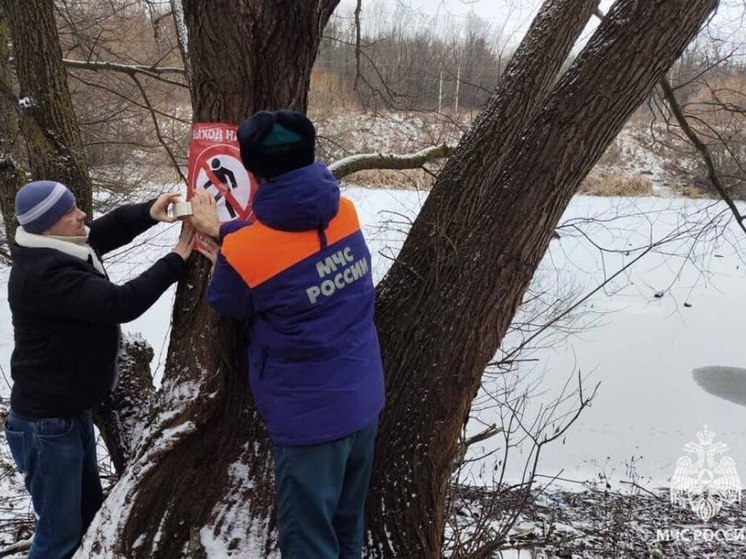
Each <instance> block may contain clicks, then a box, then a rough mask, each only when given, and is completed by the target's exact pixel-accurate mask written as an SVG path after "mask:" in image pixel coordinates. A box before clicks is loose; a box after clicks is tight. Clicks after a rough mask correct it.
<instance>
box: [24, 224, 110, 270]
mask: <svg viewBox="0 0 746 559" xmlns="http://www.w3.org/2000/svg"><path fill="white" fill-rule="evenodd" d="M85 232H86V239H87V238H88V232H89V229H88V227H86V228H85ZM78 238H79V237H71V238H70V239H71V240H66V239H65V238H64V237H53V236H50V235H37V234H36V233H29V232H28V231H26V230H25V229H24V228H23V227H18V228H17V229H16V243H18V244H19V245H20V246H22V247H26V248H51V249H53V250H58V251H60V252H63V253H65V254H68V255H70V256H74V257H75V258H79V259H80V260H83V261H85V262H90V263H92V264H93V267H94V268H96V270H98V271H99V272H101V274H103V275H106V272H105V271H104V265H103V264H102V263H101V259H100V258H99V257H98V255H97V254H96V252H95V251H94V250H93V249H92V248H91V246H90V245H89V244H88V243H87V242H85V243H83V244H79V243H77V242H75V241H73V240H72V239H76V240H77V239H78Z"/></svg>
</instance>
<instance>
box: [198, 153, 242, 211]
mask: <svg viewBox="0 0 746 559" xmlns="http://www.w3.org/2000/svg"><path fill="white" fill-rule="evenodd" d="M202 170H203V171H204V172H205V173H206V174H207V178H208V179H210V182H211V183H212V184H213V186H215V188H217V189H218V190H219V191H220V193H221V194H222V195H223V197H224V198H225V201H226V203H228V204H230V205H231V206H233V209H234V210H236V214H238V217H239V218H240V219H244V220H245V219H248V217H249V216H250V215H251V210H248V209H245V208H242V207H241V204H239V203H238V200H236V198H235V197H234V196H233V194H231V191H230V188H228V187H227V186H225V184H224V183H223V181H221V180H220V179H219V178H218V177H217V176H216V175H215V173H213V172H212V167H210V166H209V165H208V166H207V167H202ZM249 190H251V181H249Z"/></svg>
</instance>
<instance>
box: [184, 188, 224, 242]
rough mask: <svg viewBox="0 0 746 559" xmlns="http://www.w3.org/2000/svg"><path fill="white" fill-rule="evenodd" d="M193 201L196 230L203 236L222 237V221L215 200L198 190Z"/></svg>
mask: <svg viewBox="0 0 746 559" xmlns="http://www.w3.org/2000/svg"><path fill="white" fill-rule="evenodd" d="M191 201H192V217H191V222H192V225H193V226H194V228H195V229H196V230H197V231H198V232H199V233H202V234H203V235H207V236H208V237H213V238H217V237H218V236H219V235H220V219H218V208H217V205H216V204H215V199H214V198H213V197H212V196H210V195H209V194H208V193H207V192H205V191H204V190H196V191H195V192H194V196H193V197H192V200H191Z"/></svg>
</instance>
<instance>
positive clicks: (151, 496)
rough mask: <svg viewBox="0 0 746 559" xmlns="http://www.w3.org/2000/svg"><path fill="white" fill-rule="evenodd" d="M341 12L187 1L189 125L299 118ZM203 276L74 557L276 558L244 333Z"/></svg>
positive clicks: (266, 460) (189, 294)
mask: <svg viewBox="0 0 746 559" xmlns="http://www.w3.org/2000/svg"><path fill="white" fill-rule="evenodd" d="M337 2H338V0H317V1H314V2H295V1H291V0H286V1H273V2H265V1H260V0H222V1H220V2H217V1H214V0H184V2H183V6H184V15H185V18H186V24H187V28H188V31H189V56H190V62H191V67H192V90H191V93H192V104H193V109H194V117H193V118H194V121H195V122H228V123H238V122H240V121H241V120H243V119H244V118H246V117H248V116H250V115H251V114H252V113H253V112H254V111H256V110H259V109H278V108H287V107H290V108H293V109H296V110H299V111H305V109H306V104H307V93H308V86H309V81H310V73H311V67H312V65H313V60H314V58H315V56H316V51H317V49H318V45H319V42H320V40H321V31H322V30H323V28H324V25H325V24H326V22H327V20H328V19H329V17H330V16H331V13H332V11H333V10H334V8H335V7H336V4H337ZM208 269H209V266H208V265H207V262H206V260H205V259H204V258H202V257H199V256H194V257H193V258H192V265H191V266H190V269H189V273H188V277H187V278H186V279H185V280H183V281H182V282H181V284H180V285H179V288H178V290H177V296H176V304H175V308H174V319H173V329H172V335H171V343H170V347H169V355H168V365H167V367H166V372H165V375H164V381H163V386H162V388H161V390H160V391H159V392H158V394H157V396H156V402H155V404H154V405H153V409H152V411H151V417H152V419H151V421H150V423H149V425H148V426H147V427H146V429H145V431H144V434H143V437H142V440H141V442H140V445H139V446H138V448H137V450H136V451H135V454H134V456H133V458H132V460H131V461H130V463H129V465H128V467H127V468H126V469H125V472H124V474H123V476H122V478H121V480H120V482H119V483H118V484H117V485H116V487H115V488H114V490H113V491H112V494H111V495H110V496H109V497H108V498H107V501H106V503H105V504H104V508H103V510H102V513H101V514H100V515H99V517H98V518H97V521H96V524H95V525H94V526H93V527H92V529H91V530H89V534H88V536H87V537H86V539H85V541H84V543H83V546H82V548H81V550H80V551H79V552H78V554H77V556H76V557H86V558H88V557H121V556H124V557H128V558H129V557H132V558H139V557H142V558H159V557H162V558H165V559H173V558H176V557H190V558H194V559H199V558H203V557H208V556H209V552H210V550H215V549H220V550H221V552H223V553H227V554H229V555H233V556H236V557H257V556H259V555H262V554H268V553H271V550H272V549H273V548H274V547H275V537H274V485H273V473H272V457H271V447H270V444H269V440H268V438H267V435H266V432H265V430H264V427H263V424H262V422H261V420H260V419H259V417H258V415H257V413H256V411H255V409H254V407H253V404H252V402H251V399H250V392H249V388H248V374H247V365H246V359H245V350H246V339H245V328H244V327H243V325H241V324H238V323H235V322H231V321H226V320H221V319H219V318H218V317H216V316H215V314H214V313H213V312H212V311H211V310H210V309H209V307H208V306H207V304H206V303H205V299H204V292H205V289H206V286H207V282H208ZM216 546H217V548H216Z"/></svg>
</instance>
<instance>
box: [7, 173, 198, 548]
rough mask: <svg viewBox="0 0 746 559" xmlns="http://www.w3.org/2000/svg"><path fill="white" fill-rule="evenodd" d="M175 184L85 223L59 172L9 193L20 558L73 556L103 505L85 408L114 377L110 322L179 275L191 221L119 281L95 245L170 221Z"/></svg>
mask: <svg viewBox="0 0 746 559" xmlns="http://www.w3.org/2000/svg"><path fill="white" fill-rule="evenodd" d="M177 196H178V193H169V194H164V195H162V196H160V197H159V198H158V199H157V200H155V201H151V202H146V203H144V204H132V205H127V206H123V207H121V208H118V209H116V210H114V211H112V212H111V213H109V214H107V215H105V216H103V217H100V218H98V219H96V220H94V221H92V222H91V223H90V224H89V226H86V222H85V218H86V215H85V213H84V212H82V211H81V210H80V209H78V207H77V206H76V204H75V198H74V196H73V194H72V193H71V192H70V191H69V190H68V189H67V188H66V187H65V186H64V185H62V184H60V183H56V182H53V181H36V182H31V183H29V184H27V185H25V186H24V187H23V188H21V190H19V192H18V194H17V196H16V218H17V219H18V221H19V223H20V225H21V226H20V227H19V228H18V230H17V232H16V237H15V243H13V245H12V246H11V255H12V259H13V265H12V268H11V272H10V279H9V281H8V302H9V303H10V309H11V312H12V315H13V330H14V338H15V348H14V351H13V355H12V357H11V375H12V377H13V388H12V393H11V412H10V415H9V417H8V420H7V421H6V424H5V436H6V438H7V440H8V445H9V447H10V450H11V453H12V455H13V459H14V461H15V463H16V466H17V467H18V469H19V470H20V471H21V473H23V474H24V476H25V482H26V488H27V489H28V490H29V492H30V493H31V498H32V501H33V504H34V510H35V511H36V514H37V516H38V523H37V527H36V532H35V534H34V541H33V544H32V546H31V551H30V553H29V559H42V558H44V559H67V558H69V557H71V556H72V555H73V553H75V550H76V549H77V547H78V545H79V544H80V540H81V537H82V535H83V534H84V533H85V530H86V529H87V527H88V525H89V524H90V522H91V520H92V519H93V517H94V515H95V514H96V511H97V510H98V509H99V507H100V506H101V502H102V491H101V483H100V481H99V477H98V469H97V465H96V445H95V440H94V434H93V423H92V419H91V408H92V407H93V406H95V405H96V404H98V403H99V402H101V401H102V400H103V399H104V397H105V396H106V395H107V394H108V393H109V391H110V390H111V389H112V388H113V387H114V386H115V384H116V381H117V354H118V351H119V342H120V330H119V324H121V323H123V322H129V321H131V320H134V319H135V318H137V317H138V316H140V315H141V314H142V313H143V312H145V311H146V310H147V309H148V308H149V307H150V306H151V305H153V303H155V302H156V300H157V299H158V298H159V297H160V296H161V294H162V293H163V292H164V291H166V289H168V287H169V286H170V285H171V284H173V283H174V282H175V281H177V280H178V279H179V278H180V277H181V275H182V272H183V271H184V267H185V266H184V263H185V261H186V260H187V258H188V257H189V255H190V254H191V252H192V248H193V242H194V241H193V230H192V229H191V226H189V225H188V224H185V225H184V227H183V229H182V233H181V236H180V238H179V241H178V243H177V244H176V246H175V247H174V248H173V250H172V252H171V253H170V254H168V255H166V256H164V257H163V258H161V259H160V260H158V261H156V262H155V263H154V264H153V265H152V266H151V267H150V268H149V269H148V270H146V271H145V272H144V273H142V274H141V275H140V276H138V277H136V278H135V279H133V280H131V281H129V282H127V283H125V284H123V285H116V284H114V283H112V282H111V281H109V279H108V277H107V275H106V272H105V271H104V268H103V265H102V263H101V257H102V255H103V254H106V253H107V252H109V251H111V250H114V249H116V248H118V247H121V246H123V245H125V244H127V243H129V242H130V241H132V239H133V238H134V237H135V236H137V235H139V234H140V233H142V232H143V231H145V230H146V229H148V228H149V227H151V226H152V225H154V224H155V223H157V222H159V221H162V222H172V221H174V220H175V218H173V217H171V216H169V215H168V207H169V206H170V205H171V204H172V203H173V202H174V201H175V199H176V197H177Z"/></svg>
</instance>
